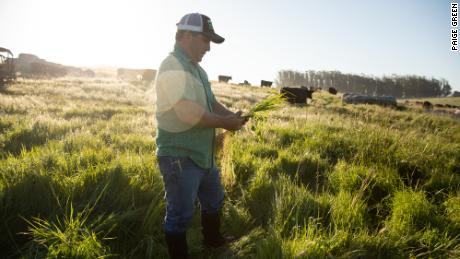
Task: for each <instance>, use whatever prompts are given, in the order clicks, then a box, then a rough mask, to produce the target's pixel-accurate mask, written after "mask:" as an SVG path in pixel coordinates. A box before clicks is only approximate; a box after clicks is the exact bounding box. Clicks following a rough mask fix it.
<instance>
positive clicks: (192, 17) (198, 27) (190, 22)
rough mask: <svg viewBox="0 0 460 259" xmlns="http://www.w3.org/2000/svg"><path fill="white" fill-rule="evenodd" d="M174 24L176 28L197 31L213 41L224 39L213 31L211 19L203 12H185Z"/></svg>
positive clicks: (220, 41)
mask: <svg viewBox="0 0 460 259" xmlns="http://www.w3.org/2000/svg"><path fill="white" fill-rule="evenodd" d="M176 25H177V29H178V30H183V31H194V32H199V33H201V34H203V35H204V36H206V37H208V38H209V39H210V40H211V41H212V42H214V43H222V42H224V40H225V39H224V38H222V37H221V36H220V35H218V34H216V33H215V32H214V27H213V26H212V22H211V19H210V18H209V17H208V16H206V15H204V14H199V13H189V14H186V15H184V17H182V19H180V22H178V23H177V24H176Z"/></svg>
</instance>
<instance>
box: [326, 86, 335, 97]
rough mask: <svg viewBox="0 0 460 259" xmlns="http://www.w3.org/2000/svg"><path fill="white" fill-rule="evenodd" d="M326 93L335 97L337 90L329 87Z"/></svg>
mask: <svg viewBox="0 0 460 259" xmlns="http://www.w3.org/2000/svg"><path fill="white" fill-rule="evenodd" d="M327 91H328V92H329V93H330V94H333V95H336V94H337V89H335V88H334V87H329V89H327Z"/></svg>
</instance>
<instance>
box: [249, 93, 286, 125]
mask: <svg viewBox="0 0 460 259" xmlns="http://www.w3.org/2000/svg"><path fill="white" fill-rule="evenodd" d="M284 101H285V97H284V95H283V94H276V95H272V96H269V97H267V98H265V99H263V100H262V101H260V102H258V103H256V104H255V105H254V106H253V107H252V108H251V109H250V110H249V112H248V113H247V114H246V115H243V116H242V117H244V118H247V119H249V118H252V117H259V116H261V115H264V114H265V113H266V112H269V111H272V110H275V109H278V108H280V107H281V104H283V103H284Z"/></svg>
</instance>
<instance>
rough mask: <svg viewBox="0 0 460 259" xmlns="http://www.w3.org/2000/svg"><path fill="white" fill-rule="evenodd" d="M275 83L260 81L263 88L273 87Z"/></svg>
mask: <svg viewBox="0 0 460 259" xmlns="http://www.w3.org/2000/svg"><path fill="white" fill-rule="evenodd" d="M272 84H273V82H272V81H265V80H260V86H261V87H264V86H266V87H272Z"/></svg>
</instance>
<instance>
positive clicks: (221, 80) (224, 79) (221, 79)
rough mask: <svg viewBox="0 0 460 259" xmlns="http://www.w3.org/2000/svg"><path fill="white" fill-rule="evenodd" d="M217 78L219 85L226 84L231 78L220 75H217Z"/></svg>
mask: <svg viewBox="0 0 460 259" xmlns="http://www.w3.org/2000/svg"><path fill="white" fill-rule="evenodd" d="M218 78H219V83H220V82H224V83H228V81H230V80H232V77H231V76H221V75H219V76H218Z"/></svg>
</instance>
